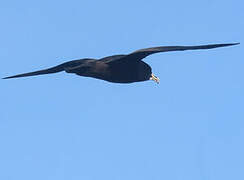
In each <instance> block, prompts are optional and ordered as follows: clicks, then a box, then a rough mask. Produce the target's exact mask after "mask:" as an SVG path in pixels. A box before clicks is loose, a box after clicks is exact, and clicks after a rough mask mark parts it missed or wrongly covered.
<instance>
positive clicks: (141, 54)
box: [121, 43, 240, 61]
mask: <svg viewBox="0 0 244 180" xmlns="http://www.w3.org/2000/svg"><path fill="white" fill-rule="evenodd" d="M237 44H240V43H229V44H208V45H200V46H160V47H152V48H146V49H139V50H137V51H135V52H132V53H131V54H128V55H127V56H126V57H124V58H122V59H128V60H135V61H139V60H142V59H143V58H145V57H147V56H149V55H151V54H154V53H160V52H168V51H185V50H198V49H213V48H219V47H225V46H233V45H237ZM122 59H121V60H122Z"/></svg>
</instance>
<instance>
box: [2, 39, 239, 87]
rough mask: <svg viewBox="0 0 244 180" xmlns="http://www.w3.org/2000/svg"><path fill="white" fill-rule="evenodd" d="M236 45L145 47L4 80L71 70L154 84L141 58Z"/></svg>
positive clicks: (100, 76) (149, 71)
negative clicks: (162, 53) (123, 53)
mask: <svg viewBox="0 0 244 180" xmlns="http://www.w3.org/2000/svg"><path fill="white" fill-rule="evenodd" d="M237 44H240V43H229V44H209V45H200V46H160V47H152V48H145V49H139V50H137V51H134V52H132V53H130V54H126V55H113V56H108V57H104V58H101V59H91V58H84V59H78V60H73V61H69V62H65V63H63V64H60V65H57V66H54V67H52V68H48V69H43V70H39V71H34V72H29V73H24V74H18V75H15V76H9V77H5V78H3V79H10V78H19V77H26V76H36V75H42V74H51V73H57V72H61V71H65V72H67V73H74V74H77V75H79V76H85V77H93V78H96V79H102V80H105V81H109V82H113V83H133V82H140V81H147V80H153V81H155V82H156V83H159V78H158V77H157V76H155V75H154V74H153V73H152V68H151V67H150V66H149V65H148V64H147V63H145V62H144V61H142V59H143V58H145V57H147V56H149V55H151V54H155V53H160V52H168V51H185V50H198V49H212V48H219V47H225V46H233V45H237Z"/></svg>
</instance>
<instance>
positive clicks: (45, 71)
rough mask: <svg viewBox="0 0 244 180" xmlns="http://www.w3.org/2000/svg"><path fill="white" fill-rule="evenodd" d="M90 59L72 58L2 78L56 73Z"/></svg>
mask: <svg viewBox="0 0 244 180" xmlns="http://www.w3.org/2000/svg"><path fill="white" fill-rule="evenodd" d="M90 60H91V59H79V60H73V61H69V62H66V63H63V64H60V65H58V66H55V67H52V68H48V69H43V70H40V71H34V72H29V73H24V74H18V75H14V76H8V77H5V78H3V79H10V78H19V77H26V76H36V75H42V74H51V73H57V72H61V71H68V70H69V69H70V68H74V67H76V66H81V65H82V64H85V63H86V62H87V61H90Z"/></svg>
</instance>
